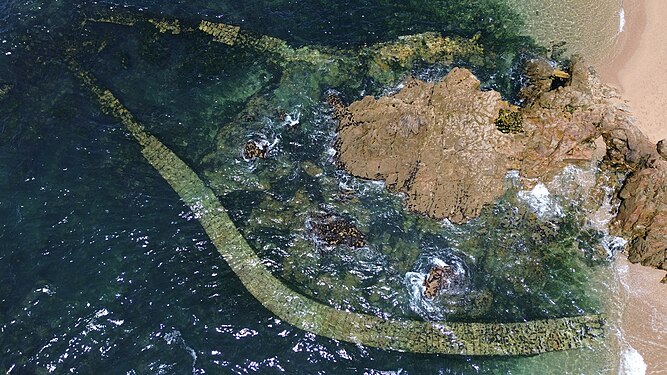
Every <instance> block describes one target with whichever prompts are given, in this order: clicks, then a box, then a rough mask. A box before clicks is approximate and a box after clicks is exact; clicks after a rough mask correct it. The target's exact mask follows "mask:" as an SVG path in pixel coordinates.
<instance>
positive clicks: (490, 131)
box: [331, 59, 667, 269]
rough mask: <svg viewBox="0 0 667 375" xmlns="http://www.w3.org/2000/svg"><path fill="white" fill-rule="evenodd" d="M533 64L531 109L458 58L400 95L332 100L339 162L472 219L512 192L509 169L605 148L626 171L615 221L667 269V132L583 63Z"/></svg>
mask: <svg viewBox="0 0 667 375" xmlns="http://www.w3.org/2000/svg"><path fill="white" fill-rule="evenodd" d="M526 71H527V77H528V79H529V80H530V83H529V84H528V85H527V86H526V88H525V89H524V90H523V91H522V95H523V97H524V98H525V103H526V104H525V106H524V107H522V108H517V107H514V106H512V105H510V104H508V103H507V102H505V101H503V100H502V99H501V97H500V94H499V93H497V92H495V91H481V90H480V83H479V81H478V80H477V79H476V78H475V77H474V76H473V75H472V73H471V72H469V71H468V70H466V69H459V68H454V69H453V70H452V71H451V72H450V73H449V74H448V75H447V76H446V77H445V78H444V79H443V80H442V81H441V82H436V83H428V82H422V81H418V80H414V79H409V80H407V81H406V82H405V83H404V85H403V87H402V88H401V90H400V91H399V92H397V93H396V94H394V95H390V96H385V97H381V98H379V99H375V98H373V97H365V98H363V99H361V100H359V101H357V102H354V103H352V104H351V105H350V106H348V107H345V106H343V105H342V103H340V101H339V100H336V99H333V100H331V103H332V104H333V105H334V107H335V116H336V117H337V118H338V119H339V129H338V131H339V134H338V139H337V143H336V147H337V151H338V162H339V164H340V166H341V167H342V168H344V169H346V170H347V171H348V172H349V173H351V174H353V175H355V176H358V177H362V178H368V179H376V180H384V181H385V182H386V184H387V187H388V188H389V189H390V190H392V191H395V192H401V193H404V194H405V197H406V205H407V207H408V208H409V209H411V210H413V211H417V212H422V213H425V214H427V215H429V216H431V217H434V218H448V219H450V220H451V221H453V222H464V221H467V220H469V219H471V218H474V217H476V216H477V215H478V214H479V212H480V210H481V208H482V207H483V206H484V205H485V204H488V203H491V202H493V201H494V200H495V199H497V198H498V197H499V196H500V195H501V194H503V192H504V190H505V187H504V184H503V181H504V177H505V175H506V173H507V171H509V170H518V171H519V172H520V174H521V176H522V177H525V178H529V179H533V180H534V179H548V178H550V177H551V176H552V175H554V174H556V173H558V172H560V171H561V170H562V168H563V167H564V166H565V165H567V164H571V163H578V162H584V163H590V162H591V161H592V160H595V159H596V158H599V157H601V156H600V155H605V156H604V162H603V165H604V166H605V167H606V168H610V169H613V170H615V171H619V172H621V173H626V174H628V177H627V179H626V181H625V182H624V184H623V185H622V189H621V190H620V193H619V194H618V198H619V200H620V201H621V204H620V208H619V211H618V215H617V217H616V220H615V221H614V223H613V224H614V225H613V227H614V228H615V229H616V231H617V232H618V234H620V235H623V236H624V237H626V238H628V240H629V249H628V254H629V259H630V260H631V261H633V262H641V263H642V264H645V265H651V266H654V267H658V268H663V269H667V161H665V160H664V159H662V158H661V155H662V154H664V148H665V146H664V142H663V143H661V144H658V145H657V146H656V145H655V144H652V143H651V142H650V141H649V140H648V139H647V138H646V136H644V135H643V134H642V133H641V131H640V130H639V129H637V128H636V127H635V126H634V125H633V119H632V117H631V116H630V114H629V112H628V109H627V108H626V107H625V106H624V104H623V103H622V102H621V101H620V100H619V98H618V96H617V95H616V94H615V93H614V92H613V90H611V89H610V88H608V87H606V86H604V85H602V84H601V83H600V82H599V81H598V80H597V78H596V77H595V76H594V75H593V74H591V71H590V70H589V68H588V67H587V66H586V65H585V64H584V63H583V62H582V61H580V60H578V59H574V61H573V62H572V64H571V65H570V67H569V69H568V72H564V71H561V70H558V69H556V68H554V67H553V66H551V65H550V64H548V63H547V62H545V61H539V60H538V61H534V62H531V63H529V64H528V66H527V70H526ZM602 141H604V146H601V143H602ZM596 144H598V146H596ZM600 147H602V148H603V149H602V150H600V149H599V148H600ZM661 150H662V151H661ZM660 152H662V154H661V153H660ZM663 158H664V156H663Z"/></svg>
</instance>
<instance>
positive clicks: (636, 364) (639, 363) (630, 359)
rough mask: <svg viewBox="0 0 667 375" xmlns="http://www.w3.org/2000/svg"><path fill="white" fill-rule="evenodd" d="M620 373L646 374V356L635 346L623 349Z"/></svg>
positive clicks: (623, 374) (625, 374)
mask: <svg viewBox="0 0 667 375" xmlns="http://www.w3.org/2000/svg"><path fill="white" fill-rule="evenodd" d="M618 372H619V374H620V375H644V374H646V362H644V357H642V355H641V354H639V352H638V351H637V350H635V349H634V348H633V347H629V348H628V349H626V350H624V351H623V354H621V365H620V368H619V371H618Z"/></svg>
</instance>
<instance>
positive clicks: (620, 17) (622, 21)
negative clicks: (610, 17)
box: [618, 8, 625, 34]
mask: <svg viewBox="0 0 667 375" xmlns="http://www.w3.org/2000/svg"><path fill="white" fill-rule="evenodd" d="M624 28H625V9H623V8H621V9H620V10H619V11H618V33H619V34H620V33H622V32H623V29H624Z"/></svg>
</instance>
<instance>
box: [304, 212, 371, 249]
mask: <svg viewBox="0 0 667 375" xmlns="http://www.w3.org/2000/svg"><path fill="white" fill-rule="evenodd" d="M309 227H310V230H311V232H312V233H313V234H314V235H315V237H317V239H318V240H320V241H322V242H324V244H326V245H327V246H338V245H347V246H349V247H351V248H359V247H364V246H366V241H365V240H364V237H365V236H364V234H363V233H361V231H360V230H359V229H357V227H356V226H355V225H354V223H352V222H350V221H349V220H345V219H343V218H339V217H336V216H332V215H315V216H314V217H313V218H312V220H311V221H310V223H309Z"/></svg>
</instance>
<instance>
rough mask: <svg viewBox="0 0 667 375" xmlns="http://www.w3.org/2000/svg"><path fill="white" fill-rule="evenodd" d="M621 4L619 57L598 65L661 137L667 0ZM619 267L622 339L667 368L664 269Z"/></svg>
mask: <svg viewBox="0 0 667 375" xmlns="http://www.w3.org/2000/svg"><path fill="white" fill-rule="evenodd" d="M623 7H624V11H625V20H626V23H625V27H624V31H623V33H622V34H621V35H620V36H619V38H618V41H617V49H616V53H615V57H614V58H613V59H612V61H608V62H606V63H602V64H599V66H598V67H597V70H598V72H599V74H600V76H601V78H602V80H603V81H605V82H607V83H609V84H611V85H612V86H615V87H616V88H617V89H618V90H619V92H620V93H621V95H622V97H623V99H624V100H626V101H627V102H628V105H629V106H630V108H631V110H632V113H633V114H634V116H635V118H636V125H637V126H638V127H639V128H640V129H641V130H642V131H643V132H644V133H645V134H646V135H647V136H648V137H649V138H650V139H651V140H652V141H653V142H657V141H658V140H660V139H664V138H667V63H665V62H667V33H665V30H667V1H664V0H625V1H624V4H623ZM616 269H617V271H618V276H619V281H620V283H621V285H622V289H623V290H622V296H621V303H622V307H621V312H620V314H621V322H620V327H619V328H620V330H621V335H622V341H623V342H622V343H621V345H622V346H623V347H624V348H623V349H625V350H629V348H634V349H635V350H637V351H638V352H639V354H641V355H642V357H643V360H644V362H645V363H646V367H647V369H646V373H647V374H667V285H666V284H660V280H661V279H662V277H663V276H664V275H665V271H660V270H655V269H650V268H647V267H643V266H640V265H636V264H630V263H629V262H628V261H627V259H625V258H624V257H623V258H622V259H618V260H617V261H616ZM639 367H640V368H641V365H640V366H639ZM621 373H623V372H621Z"/></svg>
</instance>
